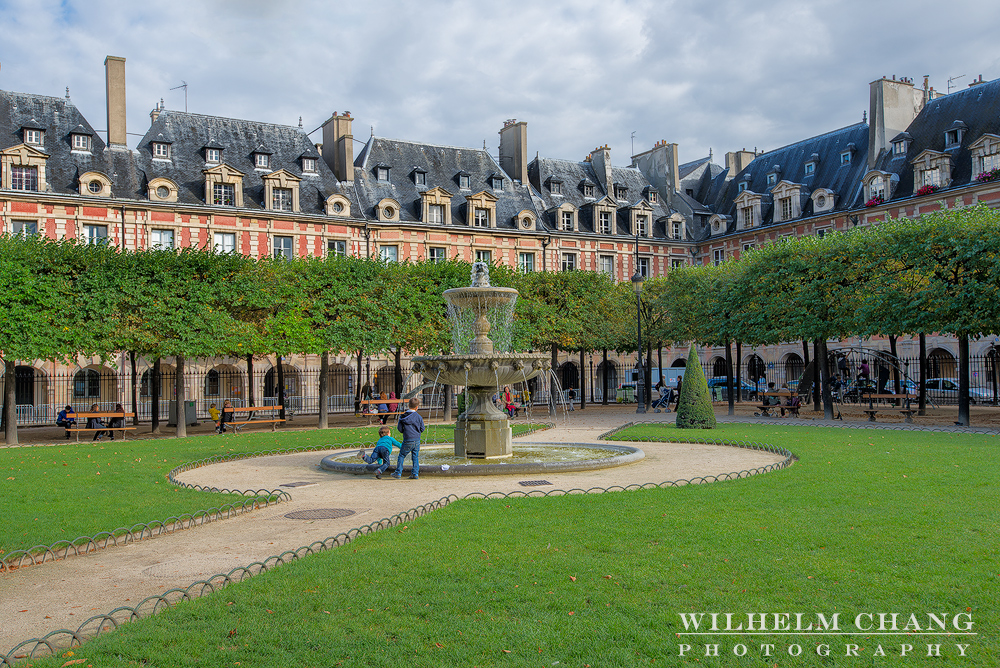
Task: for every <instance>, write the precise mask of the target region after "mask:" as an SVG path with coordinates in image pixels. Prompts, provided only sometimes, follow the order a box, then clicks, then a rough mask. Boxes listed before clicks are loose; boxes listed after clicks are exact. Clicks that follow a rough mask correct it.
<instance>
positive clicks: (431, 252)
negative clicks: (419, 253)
mask: <svg viewBox="0 0 1000 668" xmlns="http://www.w3.org/2000/svg"><path fill="white" fill-rule="evenodd" d="M446 253H447V251H446V250H445V248H444V247H443V246H431V247H430V248H428V249H427V259H428V260H430V261H431V262H435V263H437V262H444V261H445V260H446V259H448V258H447V255H446Z"/></svg>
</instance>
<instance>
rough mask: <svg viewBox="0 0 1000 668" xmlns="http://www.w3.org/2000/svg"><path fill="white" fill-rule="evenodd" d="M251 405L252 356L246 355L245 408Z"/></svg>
mask: <svg viewBox="0 0 1000 668" xmlns="http://www.w3.org/2000/svg"><path fill="white" fill-rule="evenodd" d="M253 405H254V396H253V355H247V406H253Z"/></svg>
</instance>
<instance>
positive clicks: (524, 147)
mask: <svg viewBox="0 0 1000 668" xmlns="http://www.w3.org/2000/svg"><path fill="white" fill-rule="evenodd" d="M499 134H500V168H501V169H503V171H505V172H507V175H508V176H509V177H510V178H512V179H514V180H515V181H520V182H521V183H527V182H528V124H527V123H525V122H524V121H521V122H518V121H517V119H516V118H512V119H510V120H508V121H505V122H504V124H503V130H501V131H500V132H499Z"/></svg>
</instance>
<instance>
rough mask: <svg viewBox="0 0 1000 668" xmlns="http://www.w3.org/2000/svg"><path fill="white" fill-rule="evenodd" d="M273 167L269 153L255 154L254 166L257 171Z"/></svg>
mask: <svg viewBox="0 0 1000 668" xmlns="http://www.w3.org/2000/svg"><path fill="white" fill-rule="evenodd" d="M270 165H271V156H269V155H268V154H267V153H254V154H253V166H254V167H256V168H257V169H267V168H268V167H270Z"/></svg>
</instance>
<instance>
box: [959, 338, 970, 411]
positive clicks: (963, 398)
mask: <svg viewBox="0 0 1000 668" xmlns="http://www.w3.org/2000/svg"><path fill="white" fill-rule="evenodd" d="M969 417H970V416H969V335H968V334H966V333H965V332H959V334H958V422H959V424H960V425H961V426H963V427H968V426H969V425H970V424H971V422H970V421H969Z"/></svg>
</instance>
